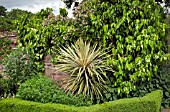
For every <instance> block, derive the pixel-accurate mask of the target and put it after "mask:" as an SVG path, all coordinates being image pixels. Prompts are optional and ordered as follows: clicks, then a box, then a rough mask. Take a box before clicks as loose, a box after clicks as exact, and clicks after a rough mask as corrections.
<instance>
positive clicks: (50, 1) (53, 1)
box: [0, 0, 72, 17]
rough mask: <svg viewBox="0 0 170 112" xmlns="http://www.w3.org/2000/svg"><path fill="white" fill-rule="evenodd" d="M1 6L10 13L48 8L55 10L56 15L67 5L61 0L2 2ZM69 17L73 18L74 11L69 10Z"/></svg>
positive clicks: (13, 0) (14, 0) (4, 0)
mask: <svg viewBox="0 0 170 112" xmlns="http://www.w3.org/2000/svg"><path fill="white" fill-rule="evenodd" d="M0 6H4V7H6V8H7V9H8V11H10V10H11V9H14V8H19V9H23V10H28V11H30V12H33V13H35V12H38V11H40V10H41V9H45V8H47V7H50V8H53V10H54V14H55V15H57V14H59V8H64V7H65V4H64V3H63V2H62V1H61V0H0ZM67 11H68V13H69V14H68V16H69V17H72V9H67Z"/></svg>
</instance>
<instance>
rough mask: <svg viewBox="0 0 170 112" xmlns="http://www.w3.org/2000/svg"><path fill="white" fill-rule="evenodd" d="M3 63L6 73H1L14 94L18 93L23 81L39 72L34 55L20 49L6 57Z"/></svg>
mask: <svg viewBox="0 0 170 112" xmlns="http://www.w3.org/2000/svg"><path fill="white" fill-rule="evenodd" d="M2 64H3V66H4V73H3V74H1V75H2V77H3V78H6V79H7V82H5V83H7V84H8V86H9V87H10V89H9V90H8V91H10V92H11V93H13V94H15V93H16V91H17V89H18V86H19V85H20V84H21V83H23V82H24V81H26V80H28V79H30V78H31V77H32V76H35V75H37V74H39V70H38V69H37V66H36V65H35V63H34V56H33V55H31V54H29V53H26V52H22V51H19V50H16V51H14V52H12V53H11V54H10V55H8V56H7V57H6V58H4V59H3V62H2ZM2 80H3V79H2Z"/></svg>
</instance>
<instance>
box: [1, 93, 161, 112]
mask: <svg viewBox="0 0 170 112" xmlns="http://www.w3.org/2000/svg"><path fill="white" fill-rule="evenodd" d="M161 101H162V91H161V90H156V91H153V92H151V93H149V94H146V95H145V96H144V97H139V98H126V99H120V100H115V101H111V102H105V103H103V104H97V105H92V106H89V107H87V106H83V107H75V106H68V105H63V104H53V103H46V104H43V103H38V102H32V101H25V100H21V99H17V98H7V99H2V100H0V112H159V111H160V107H161Z"/></svg>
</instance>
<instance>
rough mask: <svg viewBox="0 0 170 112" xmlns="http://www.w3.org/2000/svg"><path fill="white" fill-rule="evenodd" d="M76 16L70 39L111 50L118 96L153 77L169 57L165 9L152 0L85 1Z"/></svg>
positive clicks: (109, 60)
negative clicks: (88, 42) (79, 39)
mask: <svg viewBox="0 0 170 112" xmlns="http://www.w3.org/2000/svg"><path fill="white" fill-rule="evenodd" d="M74 15H75V28H74V30H72V31H71V32H72V33H71V35H69V36H68V38H73V39H75V38H77V37H83V38H84V40H87V41H91V44H94V43H95V44H96V43H97V44H98V45H99V46H102V47H104V48H108V50H111V52H108V54H109V55H110V57H108V58H107V62H108V64H109V65H110V66H112V68H114V70H115V72H114V73H112V75H110V77H113V78H112V79H113V81H112V82H113V83H112V85H114V87H116V88H117V91H118V94H119V95H124V94H125V95H128V94H129V92H130V91H132V90H135V87H136V85H135V84H136V82H142V81H148V80H151V78H152V77H153V75H154V74H156V73H157V70H158V66H157V65H158V64H159V63H161V62H162V61H165V60H167V58H168V54H166V53H167V34H168V27H167V25H166V24H164V19H165V15H164V11H163V8H162V7H161V6H159V5H157V4H156V3H155V2H154V1H153V0H142V1H139V0H109V1H108V0H93V1H91V0H85V1H84V2H83V3H82V4H80V6H78V8H77V9H75V13H74ZM110 77H109V79H111V78H110Z"/></svg>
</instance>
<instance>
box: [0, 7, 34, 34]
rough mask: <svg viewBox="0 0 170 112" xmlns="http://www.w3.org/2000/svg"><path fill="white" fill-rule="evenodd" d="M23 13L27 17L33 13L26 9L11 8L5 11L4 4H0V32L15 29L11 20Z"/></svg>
mask: <svg viewBox="0 0 170 112" xmlns="http://www.w3.org/2000/svg"><path fill="white" fill-rule="evenodd" d="M25 14H27V15H29V17H31V16H33V13H31V12H29V11H26V10H21V9H12V10H11V11H7V9H6V8H5V7H4V6H0V32H1V31H11V30H15V29H16V28H15V26H14V22H13V21H14V20H17V19H18V18H19V17H20V16H23V15H25Z"/></svg>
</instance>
